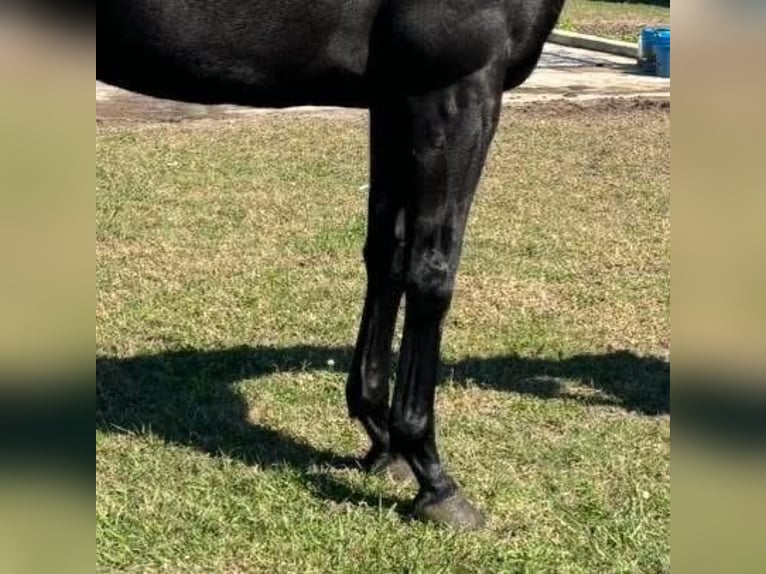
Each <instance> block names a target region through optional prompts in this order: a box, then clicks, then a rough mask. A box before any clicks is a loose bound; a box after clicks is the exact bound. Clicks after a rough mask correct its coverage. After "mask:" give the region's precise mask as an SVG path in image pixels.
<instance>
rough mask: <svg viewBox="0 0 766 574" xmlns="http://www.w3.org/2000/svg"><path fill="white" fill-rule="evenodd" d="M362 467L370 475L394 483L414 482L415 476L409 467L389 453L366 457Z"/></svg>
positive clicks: (399, 458) (401, 458)
mask: <svg viewBox="0 0 766 574" xmlns="http://www.w3.org/2000/svg"><path fill="white" fill-rule="evenodd" d="M362 467H363V468H364V469H365V470H366V471H367V472H369V473H370V474H375V475H378V476H385V477H388V478H390V479H391V480H393V481H394V482H402V483H404V482H414V481H415V474H414V473H413V472H412V469H411V468H410V465H409V464H408V463H407V461H406V460H404V457H402V456H396V455H392V454H390V453H382V454H376V455H374V456H370V455H369V454H368V456H366V457H365V458H364V460H363V461H362Z"/></svg>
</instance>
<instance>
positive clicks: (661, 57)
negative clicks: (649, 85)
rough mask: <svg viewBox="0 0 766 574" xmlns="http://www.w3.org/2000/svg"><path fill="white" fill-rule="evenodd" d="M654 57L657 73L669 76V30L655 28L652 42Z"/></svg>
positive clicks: (661, 75) (663, 76) (664, 76)
mask: <svg viewBox="0 0 766 574" xmlns="http://www.w3.org/2000/svg"><path fill="white" fill-rule="evenodd" d="M654 59H655V61H656V63H657V64H656V65H657V72H656V73H657V75H658V76H659V77H661V78H669V77H670V30H669V29H661V30H657V36H656V38H655V44H654Z"/></svg>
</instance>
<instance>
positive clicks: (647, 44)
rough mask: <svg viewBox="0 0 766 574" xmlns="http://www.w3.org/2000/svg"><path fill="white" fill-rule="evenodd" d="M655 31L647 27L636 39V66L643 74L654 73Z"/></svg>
mask: <svg viewBox="0 0 766 574" xmlns="http://www.w3.org/2000/svg"><path fill="white" fill-rule="evenodd" d="M656 38H657V30H656V29H654V28H652V27H651V26H647V27H646V28H644V29H643V30H641V35H640V36H639V37H638V64H639V66H640V67H641V69H642V70H644V71H645V72H652V73H654V45H655V43H656Z"/></svg>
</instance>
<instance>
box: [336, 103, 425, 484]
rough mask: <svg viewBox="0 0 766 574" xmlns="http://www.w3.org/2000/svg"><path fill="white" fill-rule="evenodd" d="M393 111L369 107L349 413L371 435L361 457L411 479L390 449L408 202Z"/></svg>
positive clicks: (374, 469) (365, 463) (400, 477)
mask: <svg viewBox="0 0 766 574" xmlns="http://www.w3.org/2000/svg"><path fill="white" fill-rule="evenodd" d="M391 114H392V111H391V110H389V109H387V108H385V107H381V108H379V107H375V106H373V108H372V109H371V112H370V192H369V193H370V195H369V205H368V223H367V241H366V243H365V247H364V261H365V267H366V269H367V293H366V295H365V302H364V310H363V313H362V321H361V325H360V327H359V335H358V338H357V343H356V349H355V351H354V358H353V360H352V363H351V370H350V372H349V376H348V381H347V383H346V402H347V404H348V409H349V414H350V416H351V417H352V418H357V419H359V421H360V422H361V423H362V426H363V427H364V428H365V430H366V431H367V434H368V436H369V437H370V442H371V447H370V450H369V451H368V453H367V455H366V456H365V457H364V459H363V460H362V464H363V466H364V467H365V468H366V469H367V470H369V471H371V472H384V471H385V472H388V473H389V474H390V475H391V476H392V477H393V478H394V479H397V480H407V479H410V478H411V477H412V471H411V470H410V469H409V467H408V465H407V463H406V462H405V461H404V459H403V458H401V457H400V456H396V455H392V454H391V453H390V450H389V442H390V441H389V434H388V415H389V404H388V403H389V384H388V381H389V377H390V375H391V373H390V371H391V342H392V339H393V335H394V328H395V325H396V317H397V314H398V311H399V304H400V302H401V299H402V294H403V291H404V270H403V247H404V203H403V192H404V190H405V183H404V182H403V181H401V176H402V174H401V170H400V167H401V161H402V151H403V150H402V147H401V145H400V144H401V139H402V138H401V135H400V132H401V128H402V126H400V125H399V123H397V122H396V121H394V120H395V118H392V117H391Z"/></svg>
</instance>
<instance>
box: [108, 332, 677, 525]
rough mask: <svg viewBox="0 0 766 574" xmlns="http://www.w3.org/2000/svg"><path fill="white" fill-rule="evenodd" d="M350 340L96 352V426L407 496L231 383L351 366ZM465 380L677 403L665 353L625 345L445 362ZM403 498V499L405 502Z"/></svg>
mask: <svg viewBox="0 0 766 574" xmlns="http://www.w3.org/2000/svg"><path fill="white" fill-rule="evenodd" d="M351 353H352V350H351V349H350V348H347V347H315V346H295V347H287V348H275V347H236V348H232V349H225V350H213V351H210V350H184V351H168V352H162V353H158V354H155V355H145V356H138V357H130V358H109V357H102V358H97V359H96V428H98V429H101V430H103V431H105V432H110V433H121V432H133V431H139V432H140V431H144V430H146V431H149V432H151V433H153V434H154V435H156V436H158V437H161V438H162V439H163V440H166V441H168V442H171V443H175V444H180V445H185V446H190V447H193V448H196V449H198V450H200V451H202V452H205V453H208V454H211V455H214V456H218V455H222V456H227V457H230V458H234V459H237V460H240V461H242V462H244V463H245V464H256V463H257V464H259V465H261V466H263V467H267V468H268V467H273V466H280V465H287V466H290V467H292V468H295V469H297V470H298V471H299V472H300V476H301V477H302V480H303V481H304V483H305V486H306V487H307V489H308V490H309V491H311V492H312V493H313V494H314V495H315V496H317V497H318V498H320V499H324V500H331V501H335V502H337V503H345V502H351V503H354V504H366V505H368V506H372V507H377V506H378V505H379V504H380V503H382V504H384V505H385V506H387V507H391V506H394V505H396V506H397V508H399V510H400V513H402V514H403V515H405V514H404V513H405V510H406V508H402V505H401V502H402V501H401V500H394V499H386V498H384V499H383V500H382V501H381V500H379V498H378V497H377V496H372V495H369V494H364V493H361V492H358V491H357V490H355V489H353V488H351V487H350V486H348V485H347V484H345V483H343V482H341V481H339V480H337V479H336V478H335V477H333V476H331V475H330V474H328V473H322V472H313V471H311V468H312V467H315V466H319V467H322V466H332V467H336V468H338V467H346V468H348V467H353V466H356V461H355V460H354V459H351V458H349V457H345V458H344V457H338V456H337V455H336V454H335V453H333V452H332V451H328V450H320V449H317V448H315V447H313V446H311V445H310V444H308V443H306V442H303V441H301V440H300V439H296V438H293V437H290V436H289V435H287V434H285V433H283V432H281V431H278V430H275V429H271V428H268V427H265V426H262V425H258V424H254V423H253V422H252V421H250V420H249V417H248V410H249V408H251V407H249V406H248V405H247V403H246V402H245V400H244V398H243V397H242V396H241V395H240V394H239V393H238V392H237V391H236V390H235V389H233V388H232V385H233V384H234V383H236V382H238V381H243V380H247V379H254V378H259V377H262V376H267V375H270V374H273V373H277V372H300V371H321V370H325V369H327V368H328V367H327V361H328V360H329V359H333V360H334V361H335V362H336V366H335V367H334V368H335V369H341V370H343V371H345V370H347V369H348V366H349V364H350V361H351ZM443 371H444V373H445V374H446V375H447V376H448V377H449V379H450V380H451V381H453V382H456V383H458V384H466V383H468V382H469V381H470V382H472V383H474V384H478V385H479V386H483V387H486V388H493V389H499V390H507V391H512V392H519V393H524V394H531V395H534V396H537V397H541V398H557V397H562V398H564V397H565V398H571V399H573V400H580V401H585V402H587V403H589V404H602V405H603V404H607V405H608V404H612V405H622V406H623V407H625V408H626V409H629V410H632V411H637V412H639V413H642V414H663V413H668V412H669V411H670V365H669V364H668V363H667V362H665V361H663V360H661V359H658V358H653V357H639V356H637V355H634V354H632V353H629V352H625V351H621V352H614V353H607V354H602V355H580V356H574V357H571V358H566V359H562V360H558V361H557V360H548V359H536V358H524V357H518V356H507V357H491V358H475V359H474V358H471V359H467V360H464V361H459V362H456V363H447V364H446V365H445V367H444V368H443ZM559 379H570V380H571V379H574V380H578V381H580V382H582V383H584V384H586V385H588V386H592V387H594V388H596V389H600V390H601V391H603V392H602V393H597V394H595V395H593V396H591V395H590V394H587V395H585V396H582V395H580V394H573V395H569V394H567V386H566V385H564V384H562V383H561V382H560V380H559ZM405 506H406V505H405Z"/></svg>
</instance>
